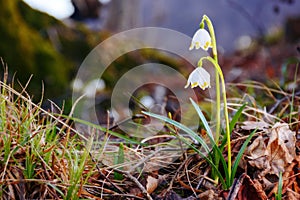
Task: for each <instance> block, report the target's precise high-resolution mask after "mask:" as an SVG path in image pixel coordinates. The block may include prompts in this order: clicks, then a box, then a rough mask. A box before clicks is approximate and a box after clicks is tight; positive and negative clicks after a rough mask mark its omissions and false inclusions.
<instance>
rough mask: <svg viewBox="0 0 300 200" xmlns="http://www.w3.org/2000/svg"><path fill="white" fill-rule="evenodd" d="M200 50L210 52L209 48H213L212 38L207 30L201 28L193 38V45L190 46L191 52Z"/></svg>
mask: <svg viewBox="0 0 300 200" xmlns="http://www.w3.org/2000/svg"><path fill="white" fill-rule="evenodd" d="M194 47H196V49H199V48H200V47H201V48H202V49H204V50H205V51H207V50H208V48H210V47H212V44H211V37H210V35H209V33H208V32H207V30H205V29H203V28H200V29H199V30H198V31H197V32H196V33H195V34H194V36H193V39H192V43H191V46H190V50H192V49H194Z"/></svg>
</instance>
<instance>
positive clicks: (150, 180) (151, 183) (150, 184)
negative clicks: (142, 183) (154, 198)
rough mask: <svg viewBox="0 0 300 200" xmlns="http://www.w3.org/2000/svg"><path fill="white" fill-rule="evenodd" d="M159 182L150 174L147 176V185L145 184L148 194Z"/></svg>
mask: <svg viewBox="0 0 300 200" xmlns="http://www.w3.org/2000/svg"><path fill="white" fill-rule="evenodd" d="M158 184H159V179H157V178H154V177H152V176H148V178H147V185H146V190H147V192H148V193H149V194H151V193H152V192H154V190H155V189H156V188H157V186H158Z"/></svg>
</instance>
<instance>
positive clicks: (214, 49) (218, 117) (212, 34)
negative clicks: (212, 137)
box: [200, 15, 221, 145]
mask: <svg viewBox="0 0 300 200" xmlns="http://www.w3.org/2000/svg"><path fill="white" fill-rule="evenodd" d="M204 21H205V22H206V24H207V27H208V30H209V33H210V37H211V46H212V54H213V58H214V60H215V62H216V63H218V52H217V43H216V36H215V31H214V27H213V25H212V23H211V21H210V19H209V18H208V16H207V15H203V18H202V21H201V23H200V28H201V27H202V28H204ZM215 77H216V105H217V109H216V110H217V111H216V144H217V145H218V144H219V138H220V126H221V97H220V94H221V93H220V78H219V73H218V72H217V71H215Z"/></svg>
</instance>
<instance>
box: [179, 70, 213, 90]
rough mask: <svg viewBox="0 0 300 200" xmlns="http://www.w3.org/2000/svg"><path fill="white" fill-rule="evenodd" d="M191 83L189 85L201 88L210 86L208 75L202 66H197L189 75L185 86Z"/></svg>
mask: <svg viewBox="0 0 300 200" xmlns="http://www.w3.org/2000/svg"><path fill="white" fill-rule="evenodd" d="M190 84H191V87H192V88H194V87H197V86H199V87H200V88H201V89H202V90H205V89H206V88H208V87H209V88H210V75H209V73H208V72H207V71H206V70H205V69H204V68H203V67H197V68H196V69H195V70H194V71H193V72H192V73H191V74H190V76H189V78H188V81H187V84H186V86H184V87H185V88H187V87H188V86H189V85H190Z"/></svg>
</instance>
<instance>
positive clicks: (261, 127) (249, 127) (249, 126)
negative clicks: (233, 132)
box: [241, 121, 269, 130]
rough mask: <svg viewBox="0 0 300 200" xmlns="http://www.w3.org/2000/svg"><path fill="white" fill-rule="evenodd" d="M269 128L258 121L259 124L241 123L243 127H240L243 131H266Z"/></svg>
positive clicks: (252, 122) (266, 124)
mask: <svg viewBox="0 0 300 200" xmlns="http://www.w3.org/2000/svg"><path fill="white" fill-rule="evenodd" d="M268 127H269V124H268V123H266V122H264V121H260V122H256V121H246V122H243V125H242V126H241V128H242V129H244V130H255V129H258V130H266V129H267V128H268Z"/></svg>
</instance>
